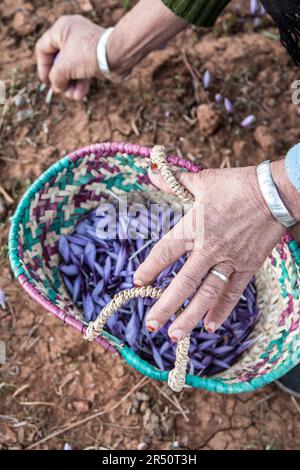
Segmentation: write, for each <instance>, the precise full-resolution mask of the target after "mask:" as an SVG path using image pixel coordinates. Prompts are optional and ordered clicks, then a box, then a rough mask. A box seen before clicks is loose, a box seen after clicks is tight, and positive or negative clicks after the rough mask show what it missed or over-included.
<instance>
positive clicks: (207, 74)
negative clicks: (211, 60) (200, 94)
mask: <svg viewBox="0 0 300 470" xmlns="http://www.w3.org/2000/svg"><path fill="white" fill-rule="evenodd" d="M210 83H211V73H210V71H209V70H206V71H205V73H204V75H203V86H204V89H205V90H208V88H209V85H210Z"/></svg>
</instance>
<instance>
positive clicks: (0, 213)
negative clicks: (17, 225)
mask: <svg viewBox="0 0 300 470" xmlns="http://www.w3.org/2000/svg"><path fill="white" fill-rule="evenodd" d="M7 213H8V208H7V206H6V203H5V201H4V199H3V197H2V196H1V195H0V222H4V220H5V219H6V217H7Z"/></svg>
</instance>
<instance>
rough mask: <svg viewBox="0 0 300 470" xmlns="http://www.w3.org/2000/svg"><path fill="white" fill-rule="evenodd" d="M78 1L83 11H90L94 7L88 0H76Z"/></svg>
mask: <svg viewBox="0 0 300 470" xmlns="http://www.w3.org/2000/svg"><path fill="white" fill-rule="evenodd" d="M78 2H79V7H80V10H81V11H83V12H84V13H90V12H91V11H93V10H94V7H93V5H92V3H91V2H90V0H78Z"/></svg>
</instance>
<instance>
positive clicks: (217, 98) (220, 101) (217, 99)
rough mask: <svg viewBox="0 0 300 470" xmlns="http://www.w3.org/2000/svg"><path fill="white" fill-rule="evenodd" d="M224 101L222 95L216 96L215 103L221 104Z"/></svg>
mask: <svg viewBox="0 0 300 470" xmlns="http://www.w3.org/2000/svg"><path fill="white" fill-rule="evenodd" d="M222 101H223V96H222V95H221V93H217V94H216V96H215V102H216V103H218V104H220V103H222Z"/></svg>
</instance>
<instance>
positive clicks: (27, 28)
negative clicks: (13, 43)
mask: <svg viewBox="0 0 300 470" xmlns="http://www.w3.org/2000/svg"><path fill="white" fill-rule="evenodd" d="M37 24H38V22H37V19H36V17H35V16H34V15H33V14H32V12H31V11H29V10H25V9H22V10H19V11H17V12H16V13H15V16H14V19H13V23H12V26H13V29H14V31H15V32H16V33H17V34H18V35H19V36H27V35H28V34H30V33H32V32H33V31H34V30H35V28H36V27H37Z"/></svg>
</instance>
